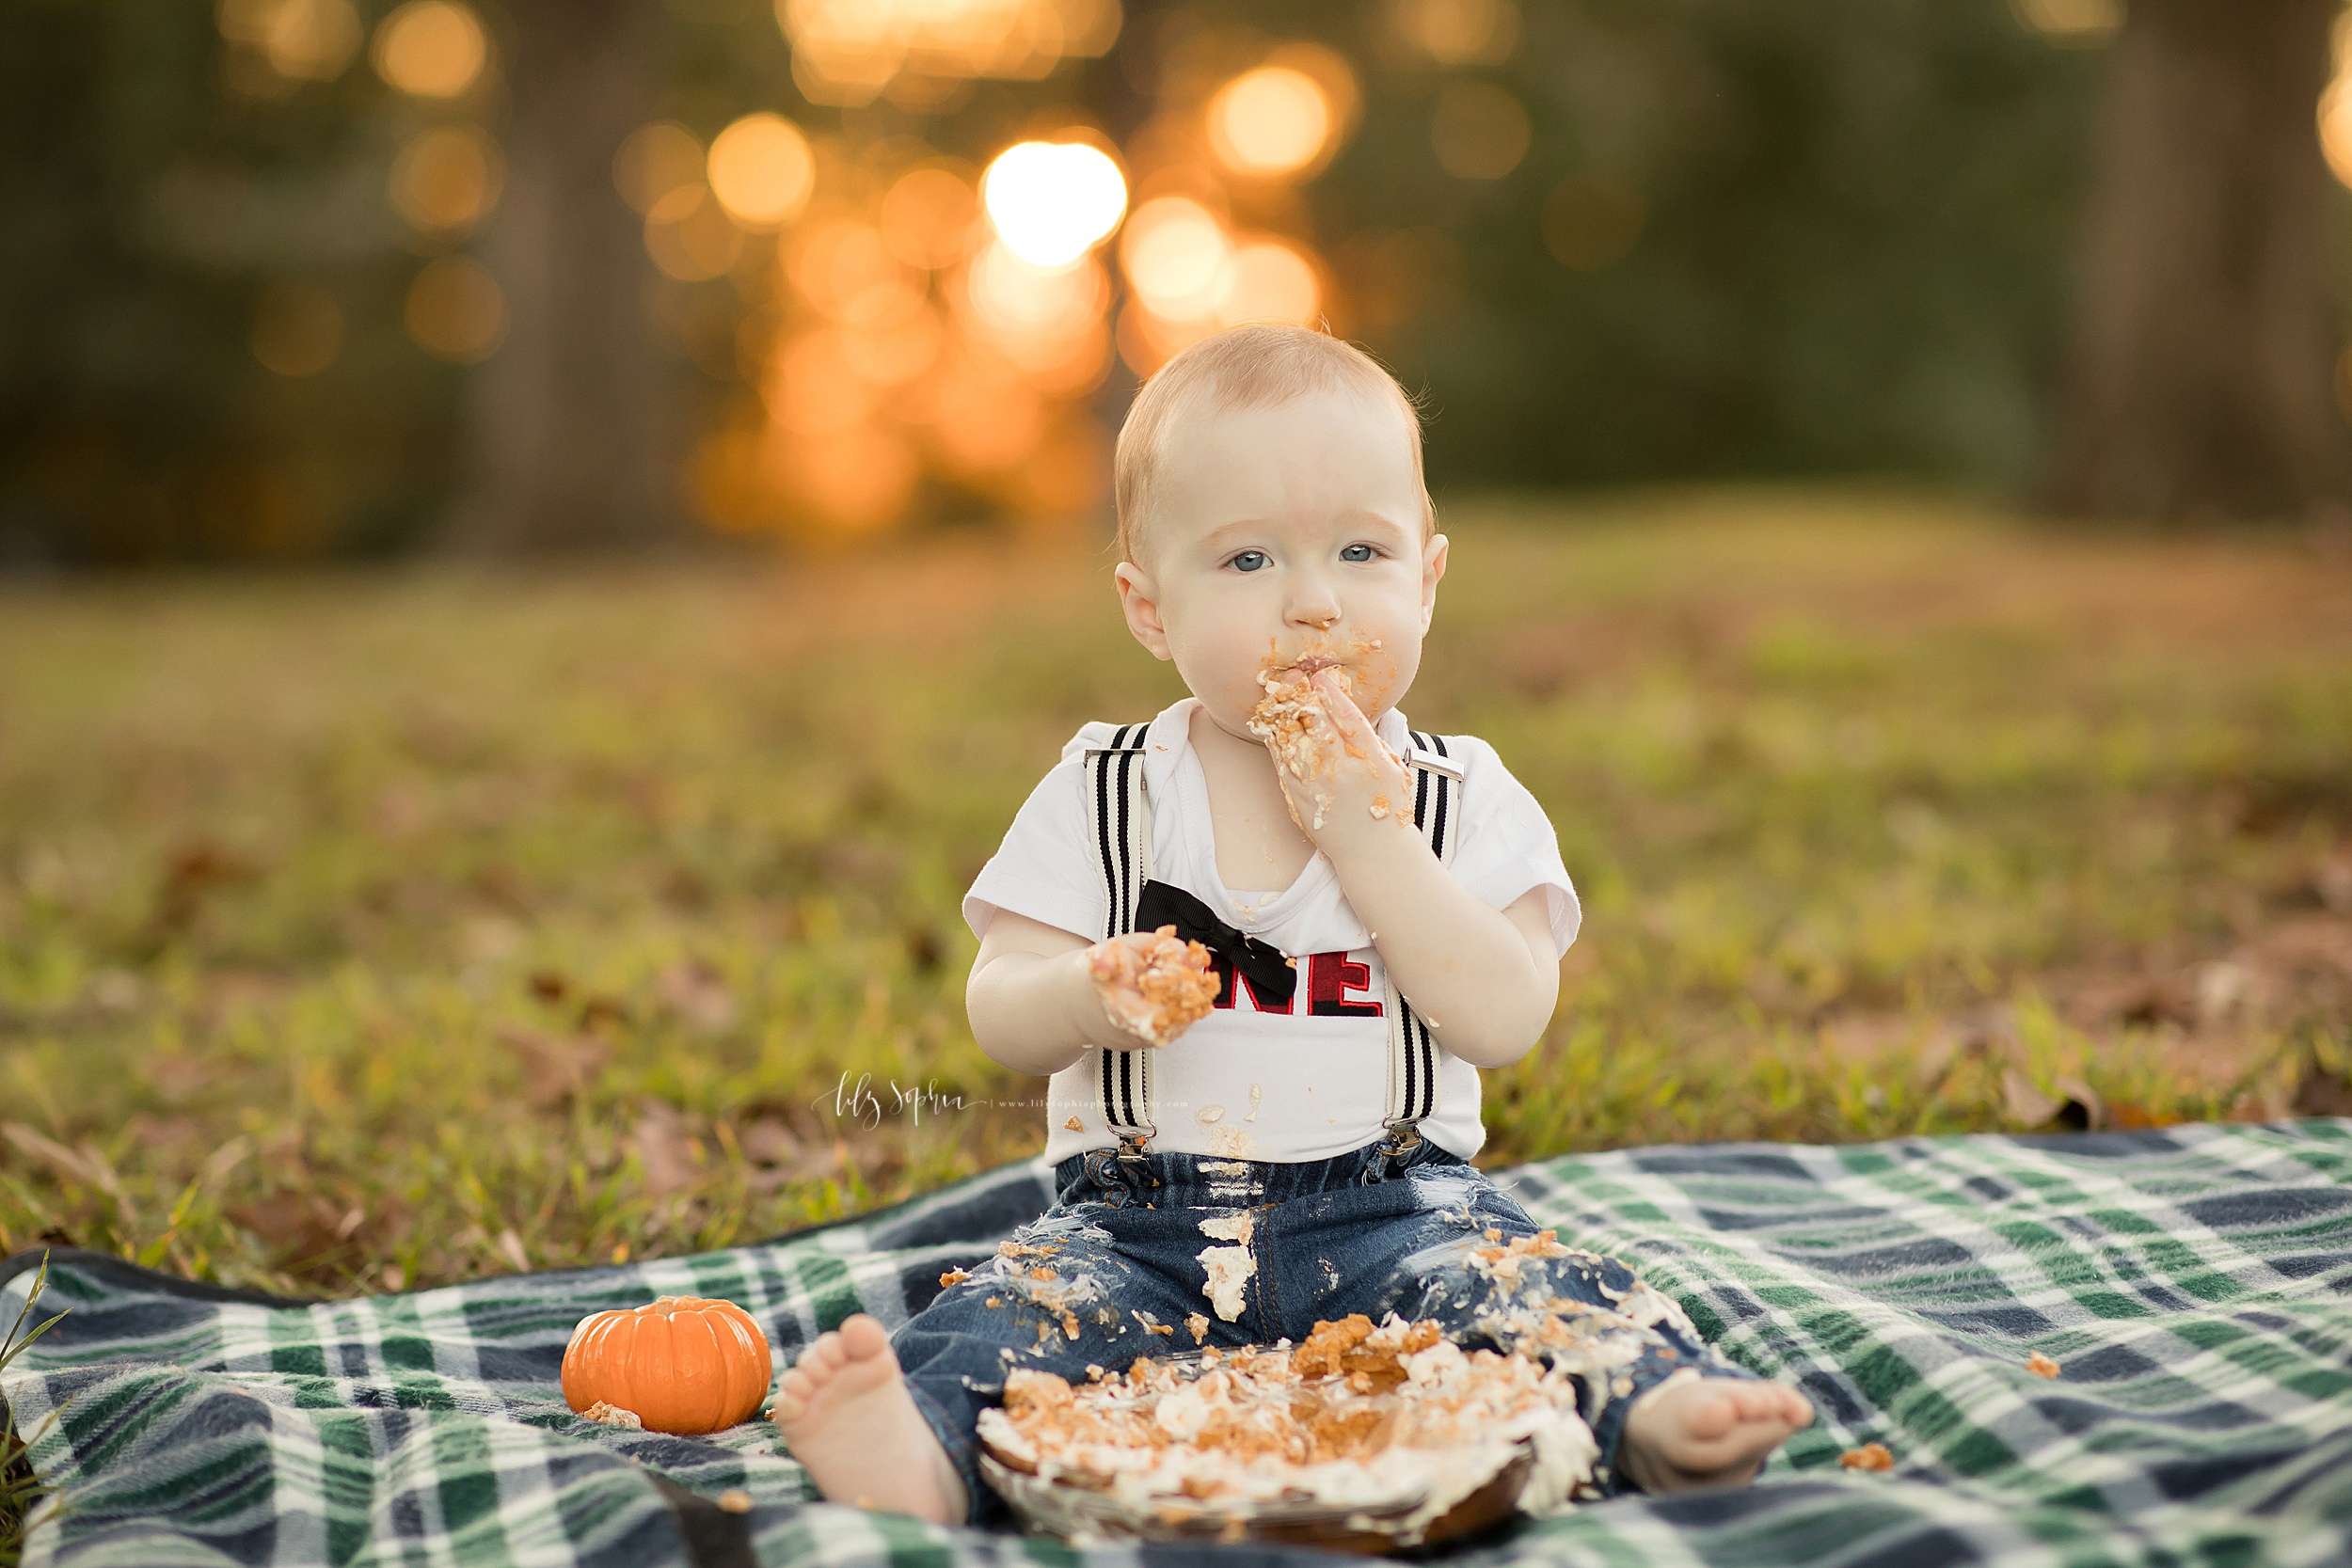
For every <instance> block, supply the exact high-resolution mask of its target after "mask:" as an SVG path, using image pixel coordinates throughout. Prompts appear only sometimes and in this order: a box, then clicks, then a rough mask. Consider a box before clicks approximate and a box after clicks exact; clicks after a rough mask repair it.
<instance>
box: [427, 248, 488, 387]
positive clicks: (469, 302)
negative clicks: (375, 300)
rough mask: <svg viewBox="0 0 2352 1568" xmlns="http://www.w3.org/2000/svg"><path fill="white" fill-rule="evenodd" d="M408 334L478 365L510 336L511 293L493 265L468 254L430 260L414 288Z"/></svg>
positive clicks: (455, 359)
mask: <svg viewBox="0 0 2352 1568" xmlns="http://www.w3.org/2000/svg"><path fill="white" fill-rule="evenodd" d="M405 319H406V324H407V327H408V336H409V337H410V338H412V339H414V340H415V341H416V343H417V346H418V347H420V348H421V349H423V350H424V351H425V352H426V353H427V354H430V355H431V356H433V357H435V358H436V359H441V360H445V361H447V362H448V363H450V364H453V365H473V364H479V363H480V362H481V361H483V360H485V359H487V358H488V357H490V356H491V355H493V354H495V353H497V352H498V346H499V344H500V343H501V342H502V341H505V338H506V295H505V293H504V292H503V291H501V289H500V288H499V285H498V279H497V278H495V277H491V276H490V272H489V269H488V268H486V267H485V266H484V265H483V264H482V263H481V262H479V261H474V260H473V259H472V258H470V257H467V256H444V257H442V258H440V259H439V260H438V261H431V262H428V263H426V265H425V268H424V270H423V271H422V272H420V273H418V274H417V280H416V282H414V283H413V284H411V285H410V286H409V289H408V309H407V311H406V317H405Z"/></svg>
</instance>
